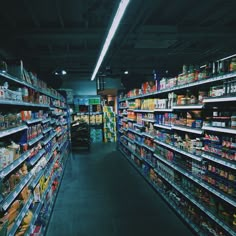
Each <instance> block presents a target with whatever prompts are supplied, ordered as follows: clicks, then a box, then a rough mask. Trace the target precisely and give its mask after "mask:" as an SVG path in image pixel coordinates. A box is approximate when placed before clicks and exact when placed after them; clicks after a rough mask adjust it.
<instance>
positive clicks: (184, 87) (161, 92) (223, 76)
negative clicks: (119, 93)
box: [119, 72, 236, 102]
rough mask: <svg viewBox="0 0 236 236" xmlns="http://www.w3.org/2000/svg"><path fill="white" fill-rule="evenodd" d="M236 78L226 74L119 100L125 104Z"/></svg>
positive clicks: (235, 74) (235, 73)
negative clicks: (125, 102) (134, 100)
mask: <svg viewBox="0 0 236 236" xmlns="http://www.w3.org/2000/svg"><path fill="white" fill-rule="evenodd" d="M235 76H236V72H233V73H229V74H225V75H219V76H215V77H211V78H208V79H204V80H199V81H196V82H193V83H189V84H183V85H179V86H176V87H173V88H168V89H163V90H159V91H156V92H154V93H148V94H142V95H138V96H134V97H128V98H122V99H120V100H119V102H123V101H127V100H133V99H136V98H144V97H149V96H152V95H157V94H163V93H168V92H173V91H177V90H180V89H186V88H190V87H195V86H198V85H202V84H209V83H212V82H217V81H221V80H225V79H230V78H233V77H235Z"/></svg>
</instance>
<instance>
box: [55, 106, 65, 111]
mask: <svg viewBox="0 0 236 236" xmlns="http://www.w3.org/2000/svg"><path fill="white" fill-rule="evenodd" d="M52 108H58V109H61V110H65V109H66V107H62V106H57V105H53V106H52Z"/></svg>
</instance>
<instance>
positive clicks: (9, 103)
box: [0, 99, 49, 108]
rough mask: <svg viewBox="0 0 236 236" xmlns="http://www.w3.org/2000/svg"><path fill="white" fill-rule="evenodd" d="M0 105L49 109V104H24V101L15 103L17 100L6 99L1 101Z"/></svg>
mask: <svg viewBox="0 0 236 236" xmlns="http://www.w3.org/2000/svg"><path fill="white" fill-rule="evenodd" d="M0 104H1V105H13V106H24V107H42V108H49V105H47V104H37V103H30V102H22V101H15V100H6V99H0Z"/></svg>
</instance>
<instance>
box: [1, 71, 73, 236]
mask: <svg viewBox="0 0 236 236" xmlns="http://www.w3.org/2000/svg"><path fill="white" fill-rule="evenodd" d="M24 74H27V72H26V71H24ZM0 76H1V80H2V84H1V86H0V90H1V98H0V106H1V107H2V108H1V116H0V123H1V125H0V126H1V128H0V139H1V146H0V153H1V155H0V156H1V158H0V178H1V185H0V188H1V195H0V208H1V209H0V210H1V216H0V217H1V223H2V224H1V226H0V235H9V236H13V235H16V236H17V235H44V234H45V232H46V229H47V224H48V221H49V219H50V215H51V213H52V209H53V205H54V202H55V199H56V196H57V192H58V189H59V185H60V183H61V179H62V175H63V172H64V167H65V164H66V160H67V157H68V155H69V151H70V141H69V132H70V127H69V125H68V111H67V105H66V100H65V99H64V97H62V96H61V95H60V94H59V93H58V92H57V91H56V90H54V89H51V88H48V87H47V85H46V84H45V83H44V82H43V81H40V80H39V79H38V78H36V77H35V76H33V75H32V74H27V80H25V79H24V78H23V77H19V78H18V77H15V76H12V75H10V74H8V73H6V72H0Z"/></svg>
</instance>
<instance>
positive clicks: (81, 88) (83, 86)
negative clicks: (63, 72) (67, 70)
mask: <svg viewBox="0 0 236 236" xmlns="http://www.w3.org/2000/svg"><path fill="white" fill-rule="evenodd" d="M61 88H65V89H73V94H74V95H83V96H84V95H97V85H96V81H91V80H89V79H88V78H81V77H79V76H76V75H73V76H70V77H68V78H65V79H63V82H62V86H61Z"/></svg>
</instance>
